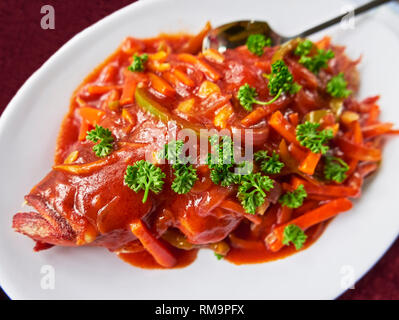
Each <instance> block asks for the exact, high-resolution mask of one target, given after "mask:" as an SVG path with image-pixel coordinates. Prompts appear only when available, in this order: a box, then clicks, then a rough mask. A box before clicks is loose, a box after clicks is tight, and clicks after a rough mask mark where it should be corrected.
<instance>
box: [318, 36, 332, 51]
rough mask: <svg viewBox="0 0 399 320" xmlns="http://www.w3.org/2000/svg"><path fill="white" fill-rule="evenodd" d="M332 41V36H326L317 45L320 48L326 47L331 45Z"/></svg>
mask: <svg viewBox="0 0 399 320" xmlns="http://www.w3.org/2000/svg"><path fill="white" fill-rule="evenodd" d="M330 42H331V37H329V36H325V37H323V38H322V39H321V40H319V41H317V42H316V46H317V48H319V49H326V48H327V47H328V46H329V45H330Z"/></svg>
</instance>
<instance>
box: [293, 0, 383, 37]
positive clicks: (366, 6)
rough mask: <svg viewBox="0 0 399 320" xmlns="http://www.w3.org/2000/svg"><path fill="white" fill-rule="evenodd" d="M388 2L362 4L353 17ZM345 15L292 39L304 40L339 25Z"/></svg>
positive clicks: (374, 0) (375, 1) (374, 1)
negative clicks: (299, 38)
mask: <svg viewBox="0 0 399 320" xmlns="http://www.w3.org/2000/svg"><path fill="white" fill-rule="evenodd" d="M390 1H391V0H373V1H370V2H368V3H366V4H364V5H362V6H360V7H358V8H356V9H355V10H354V11H353V13H354V15H355V16H356V15H358V14H361V13H363V12H366V11H368V10H370V9H373V8H375V7H378V6H380V5H382V4H384V3H387V2H390ZM347 14H348V13H347V12H346V13H343V14H341V15H339V16H338V17H335V18H333V19H331V20H328V21H326V22H323V23H322V24H319V25H318V26H315V27H313V28H310V29H308V30H306V31H304V32H302V33H300V34H299V35H297V36H295V37H293V38H296V37H302V38H305V37H307V36H309V35H311V34H313V33H316V32H318V31H320V30H323V29H325V28H328V27H330V26H332V25H334V24H336V23H339V22H340V21H341V20H342V18H343V17H345V16H346V15H347ZM290 38H291V37H290Z"/></svg>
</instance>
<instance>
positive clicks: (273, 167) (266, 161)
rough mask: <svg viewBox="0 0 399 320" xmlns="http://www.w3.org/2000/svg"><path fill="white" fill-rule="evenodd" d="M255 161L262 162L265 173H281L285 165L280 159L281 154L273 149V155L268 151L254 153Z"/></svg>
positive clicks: (261, 166)
mask: <svg viewBox="0 0 399 320" xmlns="http://www.w3.org/2000/svg"><path fill="white" fill-rule="evenodd" d="M254 158H255V161H257V162H260V169H261V170H262V171H263V172H264V173H271V174H277V173H280V171H281V169H282V168H283V167H284V163H282V162H281V161H279V160H280V156H279V155H278V154H277V153H276V152H275V151H273V154H272V156H269V155H268V154H267V151H263V150H262V151H258V152H256V153H255V154H254Z"/></svg>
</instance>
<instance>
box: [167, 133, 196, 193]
mask: <svg viewBox="0 0 399 320" xmlns="http://www.w3.org/2000/svg"><path fill="white" fill-rule="evenodd" d="M183 146H184V142H183V140H176V141H171V142H169V143H168V144H165V146H164V149H163V151H162V152H161V153H160V157H161V158H164V159H167V160H168V161H169V162H170V163H173V165H172V168H173V170H174V172H173V174H174V175H175V179H174V180H173V182H172V186H171V188H172V190H173V191H174V192H176V193H178V194H185V193H187V192H189V191H190V190H191V188H192V187H193V186H194V183H195V182H196V181H197V180H198V175H197V170H196V169H195V168H194V167H193V166H192V165H191V164H188V163H186V162H188V158H184V156H183V153H182V151H183Z"/></svg>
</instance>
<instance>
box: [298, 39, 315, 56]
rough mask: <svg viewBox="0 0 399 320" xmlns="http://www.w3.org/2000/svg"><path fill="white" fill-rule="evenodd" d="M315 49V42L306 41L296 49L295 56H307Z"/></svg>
mask: <svg viewBox="0 0 399 320" xmlns="http://www.w3.org/2000/svg"><path fill="white" fill-rule="evenodd" d="M312 48H313V42H312V41H310V40H308V39H306V40H304V41H302V42H301V43H299V44H298V45H297V47H296V48H295V51H294V54H295V55H297V56H307V55H308V54H309V53H310V50H312Z"/></svg>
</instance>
